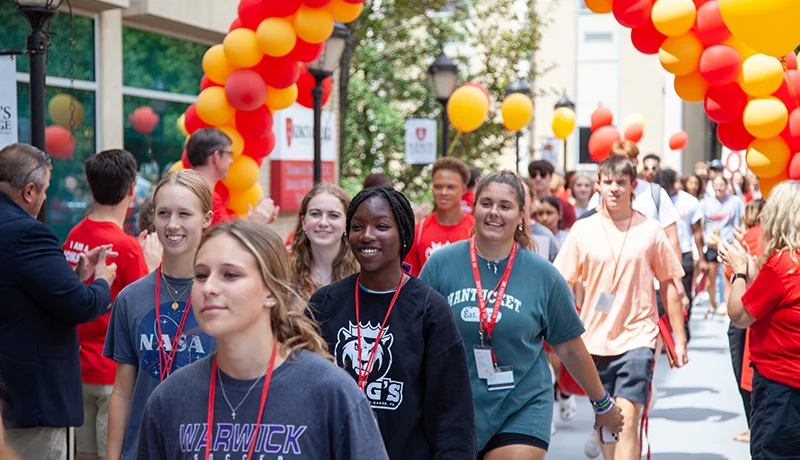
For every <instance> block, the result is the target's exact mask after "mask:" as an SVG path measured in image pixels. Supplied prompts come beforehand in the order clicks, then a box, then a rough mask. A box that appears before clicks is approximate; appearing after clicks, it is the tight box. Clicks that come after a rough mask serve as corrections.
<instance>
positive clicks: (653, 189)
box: [650, 182, 661, 213]
mask: <svg viewBox="0 0 800 460" xmlns="http://www.w3.org/2000/svg"><path fill="white" fill-rule="evenodd" d="M650 194H651V195H653V202H654V203H655V204H656V213H658V212H660V211H661V186H660V185H658V184H656V183H653V182H651V183H650Z"/></svg>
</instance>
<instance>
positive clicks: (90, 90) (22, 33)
mask: <svg viewBox="0 0 800 460" xmlns="http://www.w3.org/2000/svg"><path fill="white" fill-rule="evenodd" d="M0 23H1V24H3V33H2V34H0V49H15V50H22V49H24V48H25V38H26V37H27V35H28V34H29V33H30V26H29V25H28V21H27V20H26V19H25V18H24V17H23V16H22V15H21V14H20V13H18V12H17V11H16V8H15V6H14V2H4V1H0ZM70 30H72V34H73V37H74V40H75V42H74V46H73V47H72V48H70V46H69V38H70ZM50 43H51V46H50V49H49V50H48V53H47V57H46V63H47V67H46V68H45V73H46V75H47V87H46V89H45V101H46V103H47V104H48V110H46V112H45V113H46V115H45V117H46V120H45V122H46V125H47V126H54V125H59V124H60V125H62V126H63V127H64V128H65V129H69V128H70V127H71V128H72V135H73V136H74V138H75V149H74V152H73V153H72V155H68V156H62V157H59V156H58V155H54V160H53V171H52V176H51V179H50V188H49V190H48V192H47V202H46V206H47V223H48V225H49V226H50V227H51V228H52V229H53V231H54V232H55V233H56V235H57V236H58V238H59V239H60V240H61V241H63V240H64V239H65V238H66V236H67V233H69V230H70V229H71V228H72V227H73V226H74V225H75V224H77V223H78V222H79V221H80V220H81V219H82V218H83V216H84V215H85V214H86V213H87V212H88V210H89V208H90V207H91V200H92V198H91V192H90V191H89V189H88V186H87V185H86V180H85V177H84V174H83V163H84V161H86V159H87V158H88V157H89V155H91V154H93V153H94V152H95V151H96V131H97V126H96V120H97V117H96V110H95V108H96V91H97V83H96V82H95V46H94V45H95V21H94V19H92V18H88V17H82V16H74V17H73V21H72V24H70V17H69V14H66V13H59V14H58V15H56V16H54V17H53V19H52V20H51V21H50ZM16 62H17V72H19V73H18V74H17V104H18V110H17V116H18V119H19V141H20V142H30V139H31V136H30V99H29V98H30V89H29V85H28V81H29V80H30V78H29V76H28V66H29V60H28V57H27V56H25V55H23V56H18V57H17V59H16ZM68 96H71V97H72V98H73V101H74V102H72V103H67V104H64V101H69V97H68ZM54 98H57V99H56V100H57V101H61V104H58V103H55V104H53V105H52V108H53V109H54V110H55V113H53V111H51V110H50V106H51V103H52V102H53V100H54ZM65 110H66V113H65ZM81 115H82V117H81ZM70 121H71V122H70Z"/></svg>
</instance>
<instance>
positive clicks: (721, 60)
mask: <svg viewBox="0 0 800 460" xmlns="http://www.w3.org/2000/svg"><path fill="white" fill-rule="evenodd" d="M699 70H700V75H702V76H703V78H705V79H706V81H707V82H709V83H710V84H712V85H724V84H726V83H733V82H734V81H736V78H737V77H738V76H739V72H740V71H741V70H742V58H741V56H739V53H738V52H736V50H735V49H733V48H731V47H730V46H728V45H714V46H710V47H708V48H706V50H705V51H703V54H702V55H701V56H700V65H699Z"/></svg>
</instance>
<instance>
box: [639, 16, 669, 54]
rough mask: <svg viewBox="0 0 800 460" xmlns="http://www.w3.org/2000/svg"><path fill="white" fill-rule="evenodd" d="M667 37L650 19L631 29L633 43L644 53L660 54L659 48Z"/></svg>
mask: <svg viewBox="0 0 800 460" xmlns="http://www.w3.org/2000/svg"><path fill="white" fill-rule="evenodd" d="M666 39H667V36H666V35H664V34H662V33H661V32H659V31H658V29H656V26H655V25H653V21H650V20H648V21H647V22H646V23H645V24H644V25H643V26H640V27H637V28H635V29H633V30H631V43H633V47H634V48H636V49H637V50H639V52H640V53H642V54H658V49H659V48H661V45H663V44H664V40H666Z"/></svg>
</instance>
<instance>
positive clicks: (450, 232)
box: [405, 212, 475, 276]
mask: <svg viewBox="0 0 800 460" xmlns="http://www.w3.org/2000/svg"><path fill="white" fill-rule="evenodd" d="M461 216H462V217H461V222H459V223H457V224H456V225H442V224H440V223H439V220H438V219H436V213H435V212H434V213H432V214H431V215H429V216H428V217H426V218H425V220H424V221H422V223H421V224H417V226H416V229H415V231H416V234H415V235H414V244H413V245H411V251H409V253H408V255H407V256H406V260H405V262H407V263H408V264H410V265H411V274H412V275H414V276H419V272H421V271H422V267H423V266H424V265H425V262H427V261H428V258H429V257H430V256H431V254H433V253H434V252H436V251H438V250H439V249H441V248H443V247H445V246H447V245H450V244H452V243H455V242H456V241H461V240H466V239H467V238H469V236H470V233H471V232H472V227H474V226H475V218H474V217H472V214H467V213H462V215H461Z"/></svg>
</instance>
